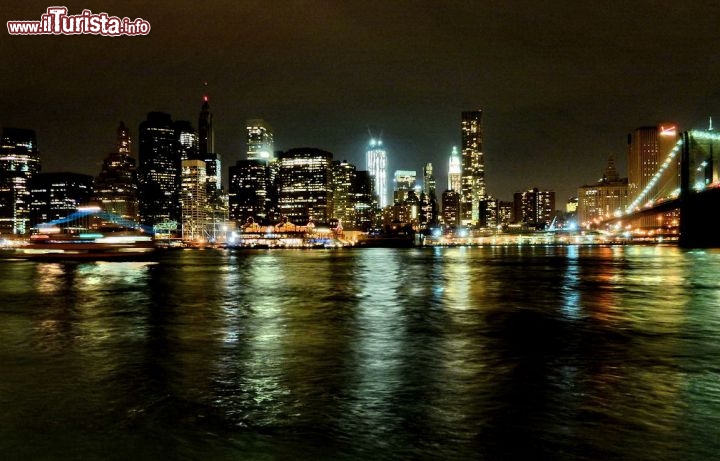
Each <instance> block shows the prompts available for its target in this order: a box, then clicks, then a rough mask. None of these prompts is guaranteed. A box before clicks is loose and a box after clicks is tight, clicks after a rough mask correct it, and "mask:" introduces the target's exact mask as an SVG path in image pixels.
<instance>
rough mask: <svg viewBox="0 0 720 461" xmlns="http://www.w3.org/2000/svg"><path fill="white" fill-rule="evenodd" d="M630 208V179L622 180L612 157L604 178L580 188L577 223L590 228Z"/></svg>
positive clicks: (609, 159)
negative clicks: (617, 212)
mask: <svg viewBox="0 0 720 461" xmlns="http://www.w3.org/2000/svg"><path fill="white" fill-rule="evenodd" d="M627 206H628V178H620V175H619V174H618V171H617V169H616V168H615V158H614V157H613V156H612V155H610V157H609V158H608V164H607V167H606V168H605V172H604V173H603V175H602V178H600V180H599V181H598V182H597V183H596V184H591V185H584V186H581V187H580V188H578V199H577V222H578V224H579V225H580V226H582V227H590V226H593V225H594V224H597V223H599V222H600V221H602V220H604V219H609V218H612V217H613V216H614V215H615V212H616V211H618V210H620V211H623V210H625V208H626V207H627Z"/></svg>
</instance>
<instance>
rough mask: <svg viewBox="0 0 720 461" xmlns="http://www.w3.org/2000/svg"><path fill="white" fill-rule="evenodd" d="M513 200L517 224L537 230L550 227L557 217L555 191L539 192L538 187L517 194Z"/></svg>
mask: <svg viewBox="0 0 720 461" xmlns="http://www.w3.org/2000/svg"><path fill="white" fill-rule="evenodd" d="M513 198H514V200H513V202H514V221H515V223H518V224H523V225H524V226H526V227H528V228H529V229H536V230H543V229H547V228H548V227H550V225H551V223H552V221H553V218H554V217H555V192H554V191H544V190H539V189H538V188H537V187H536V188H533V189H529V190H527V191H525V192H516V193H515V194H514V196H513Z"/></svg>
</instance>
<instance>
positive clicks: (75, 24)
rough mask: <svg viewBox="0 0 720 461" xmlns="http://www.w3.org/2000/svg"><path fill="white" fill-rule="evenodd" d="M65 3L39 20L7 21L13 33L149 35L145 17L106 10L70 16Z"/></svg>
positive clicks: (9, 31)
mask: <svg viewBox="0 0 720 461" xmlns="http://www.w3.org/2000/svg"><path fill="white" fill-rule="evenodd" d="M67 12H68V10H67V8H65V7H64V6H51V7H49V8H48V9H47V13H45V14H43V15H42V16H41V17H40V20H39V21H8V22H7V28H8V33H9V34H10V35H77V34H92V35H104V36H106V37H119V36H121V35H130V36H132V35H147V34H149V33H150V23H149V22H147V21H146V20H144V19H141V18H137V19H129V18H118V17H117V16H108V14H107V13H99V14H94V13H93V12H92V11H90V10H83V12H82V13H81V14H76V15H72V16H68V14H67Z"/></svg>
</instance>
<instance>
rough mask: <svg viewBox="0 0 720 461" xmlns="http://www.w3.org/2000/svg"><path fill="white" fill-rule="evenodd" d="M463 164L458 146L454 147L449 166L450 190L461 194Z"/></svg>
mask: <svg viewBox="0 0 720 461" xmlns="http://www.w3.org/2000/svg"><path fill="white" fill-rule="evenodd" d="M461 176H462V163H461V162H460V155H459V154H458V149H457V146H453V148H452V152H451V153H450V162H449V165H448V189H449V190H454V191H455V192H457V193H460V191H461V189H462V180H461Z"/></svg>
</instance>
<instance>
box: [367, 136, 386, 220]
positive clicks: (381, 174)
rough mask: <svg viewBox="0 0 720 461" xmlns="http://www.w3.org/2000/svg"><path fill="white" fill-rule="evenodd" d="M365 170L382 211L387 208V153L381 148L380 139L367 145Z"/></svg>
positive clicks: (373, 140) (372, 140)
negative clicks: (368, 174)
mask: <svg viewBox="0 0 720 461" xmlns="http://www.w3.org/2000/svg"><path fill="white" fill-rule="evenodd" d="M366 160H367V170H368V172H370V178H371V179H372V184H373V193H374V194H375V196H376V197H377V200H378V206H379V207H380V208H381V209H382V208H385V207H386V206H387V203H388V202H387V152H386V151H385V148H383V143H382V140H381V139H371V140H370V144H369V145H368V149H367V153H366Z"/></svg>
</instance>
